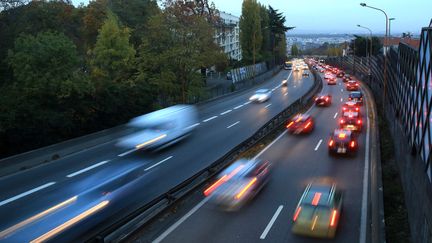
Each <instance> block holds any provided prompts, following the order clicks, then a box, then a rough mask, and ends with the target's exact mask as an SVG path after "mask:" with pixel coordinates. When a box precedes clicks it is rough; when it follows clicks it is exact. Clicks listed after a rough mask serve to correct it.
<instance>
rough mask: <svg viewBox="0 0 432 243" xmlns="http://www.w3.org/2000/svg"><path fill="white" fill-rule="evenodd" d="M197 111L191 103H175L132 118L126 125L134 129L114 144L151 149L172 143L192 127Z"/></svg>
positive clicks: (183, 136) (181, 137)
mask: <svg viewBox="0 0 432 243" xmlns="http://www.w3.org/2000/svg"><path fill="white" fill-rule="evenodd" d="M197 122H198V112H197V110H196V108H195V107H194V106H191V105H175V106H171V107H168V108H165V109H162V110H158V111H154V112H151V113H148V114H146V115H143V116H139V117H136V118H134V119H132V120H131V121H130V122H129V123H128V124H127V126H128V127H131V128H133V130H134V131H135V132H134V133H132V134H131V135H128V136H125V137H122V138H120V139H119V140H118V141H117V143H116V146H118V147H121V148H128V149H130V148H135V149H143V150H147V149H148V150H151V149H156V148H163V147H167V146H169V145H171V144H174V143H176V142H178V141H180V140H182V139H183V138H185V137H186V136H187V135H189V134H190V133H191V132H192V130H193V129H194V126H193V125H194V124H196V123H197Z"/></svg>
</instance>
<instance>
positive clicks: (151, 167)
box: [144, 156, 173, 171]
mask: <svg viewBox="0 0 432 243" xmlns="http://www.w3.org/2000/svg"><path fill="white" fill-rule="evenodd" d="M172 157H173V156H170V157H168V158H165V159H163V160H161V161H159V162H157V163H156V164H154V165H152V166H150V167H148V168H146V169H144V171H148V170H151V169H153V168H154V167H156V166H158V165H160V164H162V163H163V162H165V161H167V160H169V159H172Z"/></svg>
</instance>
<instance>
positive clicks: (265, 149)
mask: <svg viewBox="0 0 432 243" xmlns="http://www.w3.org/2000/svg"><path fill="white" fill-rule="evenodd" d="M286 133H287V131H286V130H285V131H284V132H283V133H281V134H280V135H279V137H277V138H276V139H275V140H273V142H271V143H270V144H269V145H267V147H265V148H264V149H263V150H261V151H260V152H259V153H258V154H257V155H255V157H253V159H257V158H258V157H260V156H261V155H262V154H263V153H264V152H265V151H267V149H269V148H270V147H271V146H272V145H273V144H274V143H276V142H277V141H278V140H279V139H281V137H282V136H283V135H285V134H286Z"/></svg>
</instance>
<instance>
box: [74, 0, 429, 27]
mask: <svg viewBox="0 0 432 243" xmlns="http://www.w3.org/2000/svg"><path fill="white" fill-rule="evenodd" d="M362 1H363V0H360V1H356V0H297V1H294V0H261V1H259V2H260V3H262V4H265V5H271V6H272V7H273V8H275V9H278V10H279V11H281V12H283V13H284V15H285V16H286V20H287V22H286V25H288V26H296V29H295V30H294V31H292V33H293V34H294V33H301V34H303V33H325V34H332V33H366V30H364V29H360V28H358V27H357V24H360V25H363V26H366V27H369V28H370V29H372V31H373V33H376V34H383V33H384V32H385V17H384V14H383V13H381V12H379V11H376V10H373V9H370V8H365V7H361V6H360V2H362ZM73 2H74V4H75V5H78V4H79V3H80V2H83V3H84V4H87V3H88V1H85V0H73ZM213 2H214V3H215V4H216V7H217V8H218V9H219V10H220V11H224V12H227V13H231V14H233V15H236V16H240V15H241V5H242V2H243V1H241V0H214V1H213ZM365 2H366V3H367V4H368V5H370V6H374V7H377V8H381V9H384V10H385V11H386V12H387V14H388V15H389V18H396V20H394V21H392V25H391V32H392V33H393V34H400V33H402V32H407V31H410V32H412V33H413V34H419V32H420V29H421V28H422V27H425V26H427V25H428V24H429V22H430V20H431V18H432V0H410V1H401V0H369V1H365Z"/></svg>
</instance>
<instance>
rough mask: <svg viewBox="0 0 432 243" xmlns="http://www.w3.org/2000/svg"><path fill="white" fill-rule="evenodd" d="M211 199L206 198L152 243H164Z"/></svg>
mask: <svg viewBox="0 0 432 243" xmlns="http://www.w3.org/2000/svg"><path fill="white" fill-rule="evenodd" d="M209 199H210V197H206V198H204V199H203V200H202V201H201V202H200V203H198V204H197V205H196V206H195V207H194V208H192V209H191V210H190V211H189V212H188V213H187V214H186V215H185V216H183V217H181V218H180V219H179V220H178V221H177V222H175V223H174V224H173V225H171V227H169V228H168V229H167V230H165V231H164V232H163V233H162V234H161V235H159V237H158V238H156V239H155V240H153V241H152V243H159V242H161V241H163V240H164V239H165V238H166V237H167V236H168V235H169V234H171V232H173V231H174V230H175V229H177V227H179V226H180V225H181V224H182V223H183V222H184V221H186V220H187V219H188V218H189V217H190V216H191V215H192V214H194V213H195V212H196V211H198V209H200V208H201V207H202V205H204V204H205V203H206V202H207V201H208V200H209Z"/></svg>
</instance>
